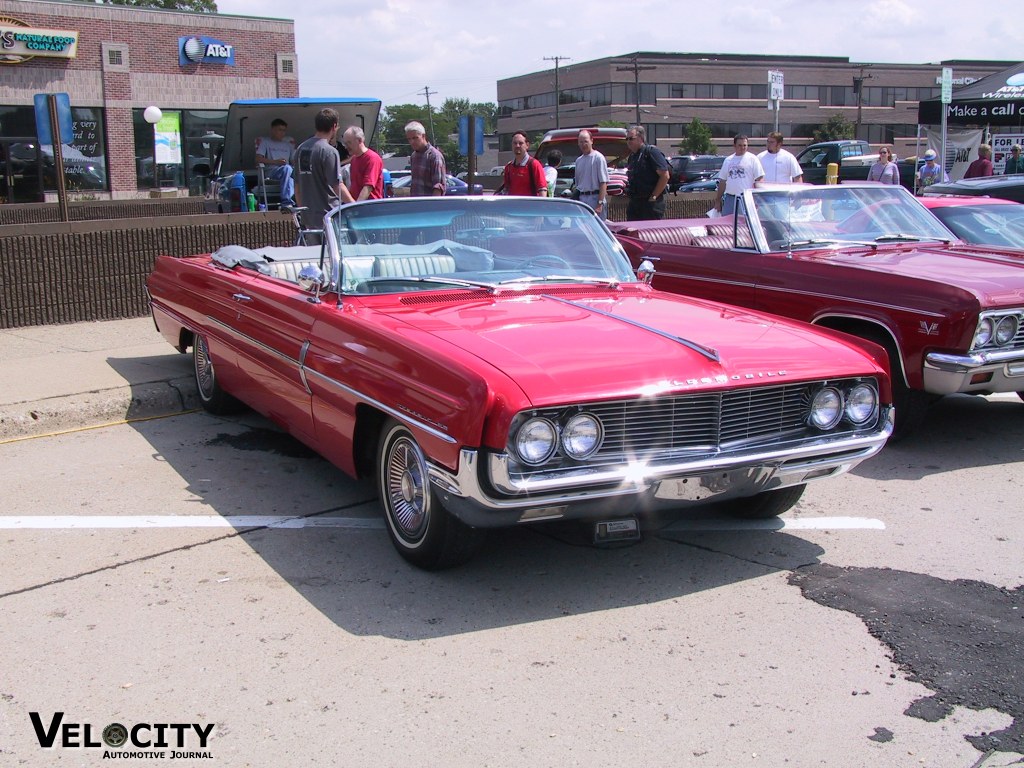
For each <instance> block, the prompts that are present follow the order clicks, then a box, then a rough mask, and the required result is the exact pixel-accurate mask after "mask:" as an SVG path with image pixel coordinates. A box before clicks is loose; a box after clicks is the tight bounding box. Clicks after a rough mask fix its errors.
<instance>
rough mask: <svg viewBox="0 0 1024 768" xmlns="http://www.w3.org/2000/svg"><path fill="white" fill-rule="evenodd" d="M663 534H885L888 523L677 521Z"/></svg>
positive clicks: (847, 519)
mask: <svg viewBox="0 0 1024 768" xmlns="http://www.w3.org/2000/svg"><path fill="white" fill-rule="evenodd" d="M661 530H663V531H840V530H843V531H847V530H873V531H884V530H885V523H883V522H882V521H881V520H875V519H873V518H870V517H801V518H788V517H773V518H769V519H768V520H734V519H721V520H677V521H676V522H674V523H672V524H671V525H669V526H667V527H665V528H662V529H661Z"/></svg>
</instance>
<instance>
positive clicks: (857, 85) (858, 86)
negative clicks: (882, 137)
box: [853, 64, 871, 139]
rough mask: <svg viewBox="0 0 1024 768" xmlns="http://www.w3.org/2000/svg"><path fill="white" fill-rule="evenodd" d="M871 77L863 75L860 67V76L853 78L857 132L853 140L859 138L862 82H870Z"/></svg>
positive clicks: (862, 92)
mask: <svg viewBox="0 0 1024 768" xmlns="http://www.w3.org/2000/svg"><path fill="white" fill-rule="evenodd" d="M870 79H871V75H865V74H864V65H863V64H861V65H860V74H859V75H855V76H854V78H853V92H854V94H855V95H856V96H857V130H856V131H855V132H854V134H853V138H855V139H859V138H860V123H861V110H862V108H863V107H864V81H865V80H870Z"/></svg>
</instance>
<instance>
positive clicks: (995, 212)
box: [931, 203, 1024, 248]
mask: <svg viewBox="0 0 1024 768" xmlns="http://www.w3.org/2000/svg"><path fill="white" fill-rule="evenodd" d="M931 211H932V213H934V214H935V215H936V216H938V217H939V219H940V220H941V221H942V223H943V224H945V225H946V226H947V227H949V228H950V229H951V230H952V231H953V233H954V234H955V235H956V236H957V237H959V238H960V239H961V240H966V241H967V242H968V243H978V244H980V245H999V246H1004V247H1006V248H1024V205H1019V204H1017V205H999V204H988V205H985V204H983V203H982V204H977V205H950V206H943V207H941V208H932V209H931Z"/></svg>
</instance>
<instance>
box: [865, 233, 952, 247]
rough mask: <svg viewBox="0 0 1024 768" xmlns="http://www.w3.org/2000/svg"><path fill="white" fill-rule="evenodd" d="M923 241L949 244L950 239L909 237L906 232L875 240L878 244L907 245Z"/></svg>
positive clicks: (880, 236) (883, 236) (889, 234)
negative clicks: (905, 243)
mask: <svg viewBox="0 0 1024 768" xmlns="http://www.w3.org/2000/svg"><path fill="white" fill-rule="evenodd" d="M922 240H938V241H939V242H940V243H946V244H947V245H948V244H949V242H950V240H949V238H945V237H921V236H920V235H908V234H906V233H904V232H890V233H887V234H884V235H879V236H878V237H876V238H875V242H876V243H886V242H907V243H919V242H921V241H922Z"/></svg>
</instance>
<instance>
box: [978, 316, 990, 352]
mask: <svg viewBox="0 0 1024 768" xmlns="http://www.w3.org/2000/svg"><path fill="white" fill-rule="evenodd" d="M993 327H994V323H993V322H992V318H991V317H983V318H981V322H979V323H978V330H976V331H975V332H974V346H976V347H984V346H985V345H986V344H988V343H989V342H990V341H992V329H993Z"/></svg>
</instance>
